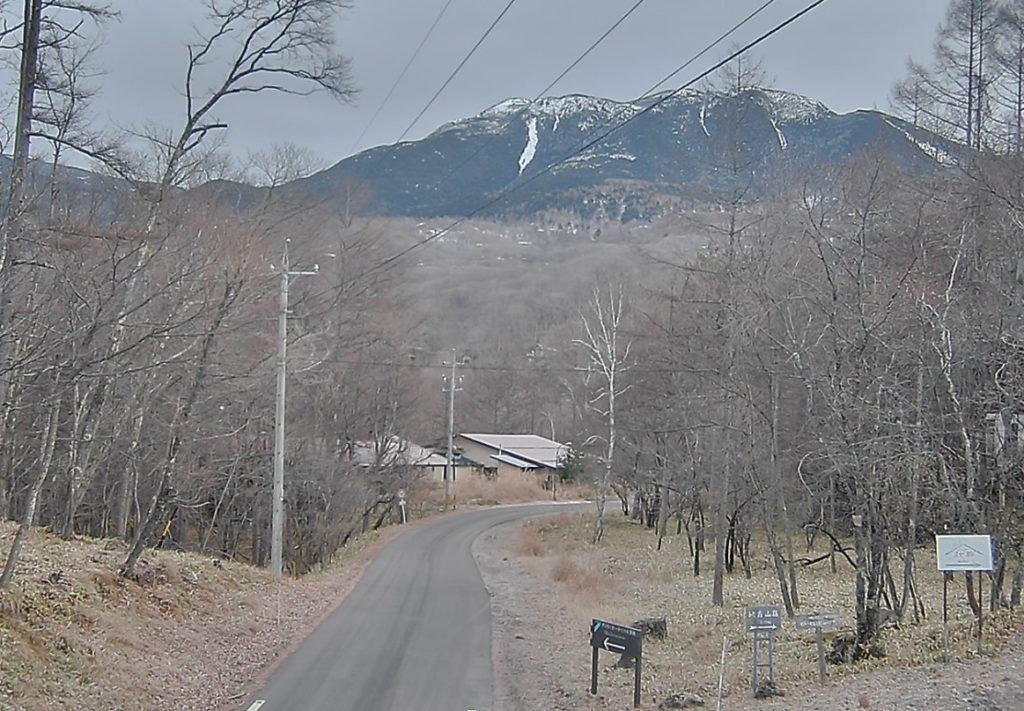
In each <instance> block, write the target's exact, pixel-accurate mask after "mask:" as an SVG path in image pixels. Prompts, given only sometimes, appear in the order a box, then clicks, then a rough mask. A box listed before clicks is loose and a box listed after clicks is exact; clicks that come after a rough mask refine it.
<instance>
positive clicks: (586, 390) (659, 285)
mask: <svg viewBox="0 0 1024 711" xmlns="http://www.w3.org/2000/svg"><path fill="white" fill-rule="evenodd" d="M344 4H345V3H344V2H343V1H342V0H289V1H288V2H282V1H278V2H217V3H215V4H214V3H211V5H210V7H211V8H212V10H213V11H214V12H215V13H217V14H216V16H215V17H214V18H213V20H215V21H213V22H211V24H210V25H209V27H208V28H206V34H205V35H202V36H201V37H200V38H199V39H197V40H196V41H195V42H194V43H193V44H192V46H191V52H190V55H189V56H190V61H189V62H188V63H187V64H186V65H185V66H183V67H182V87H183V92H182V97H181V101H182V109H181V112H180V113H181V116H182V117H183V120H182V123H181V124H180V125H179V126H177V127H176V128H173V129H169V130H166V131H164V130H139V131H136V132H133V133H130V134H126V135H119V134H116V133H113V132H105V131H98V130H95V129H93V128H92V126H93V123H92V122H91V120H90V113H89V95H90V89H89V85H90V82H94V81H96V75H95V68H91V67H90V65H89V51H88V49H89V47H88V42H87V41H86V40H85V39H84V38H86V37H88V36H89V32H88V29H89V28H90V27H92V26H94V25H96V24H97V23H99V24H102V23H105V22H114V21H116V18H115V17H112V16H110V13H109V12H108V11H106V10H105V9H104V8H102V7H100V6H99V5H89V4H85V3H66V2H53V1H50V0H27V2H26V7H27V8H28V9H29V10H30V12H29V13H27V15H26V17H27V18H28V21H27V22H20V21H19V20H18V19H17V18H18V17H20V15H17V13H14V15H15V17H14V19H11V20H10V21H9V23H8V24H7V25H6V26H5V28H4V31H5V33H6V34H5V36H4V38H3V39H4V42H5V43H6V44H5V46H7V45H10V46H11V47H14V49H10V50H5V51H7V52H8V53H13V54H16V55H17V57H18V61H19V62H20V77H21V81H20V83H19V87H18V96H17V97H16V99H17V112H16V116H14V117H13V122H12V123H11V124H10V125H5V127H4V133H5V136H8V137H9V139H10V140H9V141H6V142H5V145H4V146H3V149H4V152H5V153H9V154H11V155H12V156H13V163H12V169H11V173H10V179H9V181H8V182H7V183H6V184H5V186H4V188H5V192H6V193H7V208H6V211H5V213H4V220H3V224H2V235H0V239H2V241H0V291H2V293H0V388H2V390H3V397H2V398H0V516H4V517H7V518H10V519H14V520H17V521H19V522H20V523H21V524H22V531H24V529H25V528H26V527H27V526H29V525H33V524H35V525H43V526H47V527H50V528H52V529H53V530H55V531H57V532H59V533H60V534H61V535H63V536H67V537H72V536H75V535H79V534H87V535H93V536H111V537H120V538H123V539H125V540H127V541H129V542H130V543H131V544H132V546H131V552H130V554H129V555H128V556H127V558H126V559H125V561H124V563H123V566H122V573H123V574H124V575H129V576H132V575H137V574H138V571H137V566H138V560H139V557H140V555H141V554H142V551H143V550H144V548H145V547H146V546H174V547H184V548H188V549H195V550H202V551H206V552H209V553H212V554H219V555H224V556H230V557H233V558H238V559H242V560H249V561H252V562H254V563H256V564H264V563H265V562H266V559H267V557H268V551H269V528H270V479H271V471H272V447H273V445H272V439H273V437H272V433H273V427H274V410H273V408H274V367H275V362H274V357H275V354H276V340H275V339H276V334H277V332H276V325H275V318H276V315H277V289H278V282H279V278H278V275H277V274H276V273H275V271H274V269H275V268H278V269H279V268H280V263H281V255H282V248H283V244H284V239H285V238H291V240H292V243H291V255H290V256H291V260H292V264H293V265H297V264H313V263H316V264H318V265H319V267H320V271H319V273H318V274H317V275H316V276H310V277H303V278H297V279H295V280H294V282H293V283H292V289H293V292H292V302H291V314H290V322H289V343H290V354H291V355H290V360H289V368H290V375H289V378H290V380H289V404H288V410H287V420H288V428H289V437H288V448H287V453H286V458H287V470H288V472H289V474H288V480H287V488H286V506H287V513H286V519H287V527H286V535H287V540H286V545H285V551H286V564H287V565H288V567H289V568H290V570H291V571H293V572H294V573H302V572H305V571H307V570H310V569H312V568H314V567H315V566H317V565H318V564H320V563H322V562H324V561H326V560H328V559H329V558H330V556H331V555H332V554H333V553H334V552H335V551H336V550H337V549H338V548H339V547H340V546H343V545H344V544H345V542H346V541H347V540H348V539H349V538H350V537H351V536H353V535H358V533H359V532H360V531H361V530H364V529H365V528H367V527H373V526H375V525H379V524H380V522H381V521H383V520H384V519H385V518H386V517H387V516H388V515H389V513H390V506H391V501H392V497H393V496H394V494H395V492H396V491H397V489H398V488H399V487H401V486H406V485H410V484H412V482H411V481H410V479H409V477H410V476H411V475H410V474H409V472H407V471H400V470H391V469H387V468H385V467H369V468H360V467H354V466H352V465H351V464H349V463H347V459H346V450H347V446H348V445H349V444H350V443H352V442H355V441H365V440H367V439H373V440H375V441H377V442H380V443H383V442H387V441H389V439H390V438H391V437H392V436H395V435H397V436H400V437H403V438H409V439H413V440H418V441H421V442H423V443H429V442H430V441H431V440H432V439H433V440H436V439H439V438H440V437H441V435H442V431H443V430H442V428H443V422H444V409H443V408H444V404H443V399H442V396H441V393H440V385H441V381H440V374H441V371H440V370H439V369H437V366H438V365H439V364H440V362H441V360H443V359H444V358H445V357H448V356H449V355H450V353H451V350H450V349H452V348H455V349H457V351H459V352H460V353H461V354H462V355H466V356H470V361H469V363H468V364H467V365H466V366H465V370H464V371H463V375H464V384H463V392H462V393H460V394H459V401H458V404H457V411H456V420H457V422H458V423H459V424H460V425H461V426H464V427H471V428H474V429H479V430H493V431H532V432H535V433H537V434H542V435H545V436H552V437H554V438H557V439H559V440H560V441H563V442H572V443H573V444H574V447H576V448H577V449H579V450H580V451H582V452H584V453H585V454H586V465H585V471H586V473H587V475H588V476H591V477H592V478H593V479H594V481H595V482H596V483H597V491H598V493H599V496H600V497H601V500H602V502H603V501H604V499H605V498H606V497H607V498H608V499H609V500H611V501H612V502H613V503H614V502H618V503H620V504H621V508H622V510H623V511H624V512H628V513H630V514H639V515H645V516H647V517H648V519H649V522H650V525H651V526H652V528H653V529H654V530H655V531H656V532H657V533H658V534H659V535H665V533H666V532H667V531H669V530H670V529H676V530H679V531H682V530H684V529H685V531H686V532H687V534H688V535H689V536H690V537H691V541H692V550H693V568H694V572H695V573H698V572H701V573H703V572H705V569H707V570H708V571H711V585H710V586H709V587H710V588H711V589H710V590H709V593H710V594H711V596H712V599H713V600H714V601H715V602H717V603H720V602H721V600H722V595H723V590H724V587H725V586H726V585H727V584H728V579H727V576H728V575H730V574H735V575H740V574H743V573H744V571H746V573H747V574H748V575H749V574H750V568H749V562H750V561H749V557H748V555H747V551H748V545H749V542H750V540H751V537H752V536H755V535H756V536H764V537H765V539H766V540H767V541H768V543H769V545H770V548H771V551H772V554H773V559H774V566H775V572H776V573H777V577H778V581H779V588H780V594H781V599H782V600H783V601H784V603H785V606H786V609H787V610H788V611H790V612H792V611H793V610H794V609H796V608H798V607H799V605H800V580H799V578H800V568H801V566H802V565H806V564H813V565H832V566H852V568H854V569H856V571H857V573H858V575H857V578H856V579H857V587H856V595H857V601H858V618H859V619H858V629H859V632H860V635H861V639H862V641H867V640H868V639H869V638H870V637H871V636H872V635H873V634H874V631H875V623H876V621H877V619H878V617H879V614H878V613H876V612H873V610H877V609H879V608H888V609H891V610H894V611H895V612H896V613H897V614H898V615H900V616H905V617H911V618H912V617H915V616H917V615H919V614H921V612H922V610H921V606H920V604H919V602H918V599H917V597H916V596H915V587H914V570H915V565H930V564H931V561H930V560H928V558H927V557H926V556H925V555H924V554H922V553H921V552H920V551H918V552H917V555H916V558H915V551H916V550H917V549H918V547H919V546H921V545H923V544H927V543H928V542H929V541H930V539H931V536H932V535H933V534H934V533H941V532H978V533H991V534H992V535H993V536H994V539H995V541H996V546H997V567H996V570H995V571H993V573H992V574H991V575H990V576H987V577H986V581H985V582H986V583H987V585H988V586H989V588H990V590H989V591H988V594H987V595H986V604H991V605H992V606H997V605H1011V604H1012V605H1016V604H1018V603H1019V602H1020V596H1021V589H1022V587H1024V565H1022V560H1024V528H1022V527H1021V525H1020V514H1021V506H1022V503H1024V490H1022V484H1024V478H1022V473H1021V471H1022V470H1021V465H1022V462H1024V406H1022V405H1021V401H1022V395H1024V372H1022V367H1024V298H1022V297H1024V240H1022V239H1021V234H1022V228H1024V163H1022V161H1021V151H1022V149H1024V139H1022V136H1024V129H1022V120H1024V2H1022V1H1021V0H1013V1H1012V2H995V1H993V0H957V1H956V2H954V3H953V4H952V7H951V10H950V15H949V20H948V22H947V25H946V26H945V27H944V28H943V30H942V32H941V34H940V36H939V38H938V43H937V52H936V55H935V57H933V58H930V59H929V60H928V61H925V62H922V63H920V64H918V63H914V64H912V65H911V66H910V68H909V70H908V76H907V79H906V80H905V81H904V82H902V83H901V84H900V85H899V86H898V87H897V88H896V91H895V102H896V104H897V105H898V107H899V110H900V111H901V112H902V113H903V114H904V116H905V117H906V118H908V119H909V120H913V121H914V122H915V123H916V124H918V125H920V126H922V127H926V128H929V129H930V130H933V131H935V132H937V133H940V134H942V135H944V136H946V137H948V138H951V139H955V140H956V141H958V142H959V143H961V144H962V145H963V146H964V147H965V148H964V151H963V153H962V155H958V156H950V155H941V156H936V159H937V160H938V164H939V167H938V168H937V169H936V170H935V171H933V172H931V173H928V174H921V173H914V174H910V173H908V172H906V170H905V167H904V166H900V165H895V164H892V163H890V162H889V161H888V159H887V156H886V155H883V154H875V155H864V156H857V157H854V158H852V159H851V160H850V161H849V163H848V164H846V165H843V166H833V167H831V168H829V169H827V170H826V169H821V170H817V171H811V172H810V173H809V174H808V175H806V176H805V179H804V180H802V181H796V182H789V183H787V184H784V185H781V184H780V185H778V186H777V189H776V190H775V193H774V194H773V195H772V196H771V197H770V198H769V199H764V200H759V201H758V202H757V203H756V204H754V203H752V202H751V201H750V200H749V199H748V188H749V184H748V183H749V177H748V175H749V170H748V167H749V166H750V165H753V164H754V163H755V162H756V159H757V157H756V156H753V155H751V154H750V152H749V149H748V147H747V145H746V144H745V143H744V141H743V138H742V136H743V116H742V115H737V116H736V117H735V119H736V120H735V122H734V124H735V132H734V133H731V134H730V133H729V132H725V133H724V134H723V135H722V136H721V137H720V139H719V140H722V141H724V142H726V143H727V147H728V150H727V151H726V154H728V155H729V156H730V157H731V160H730V162H729V164H728V165H722V166H720V168H721V170H722V171H723V172H724V173H729V174H731V175H732V176H733V180H732V181H731V183H732V185H733V189H732V190H731V191H730V192H729V193H728V194H725V195H722V196H721V199H720V200H718V201H717V202H714V203H710V204H708V205H706V206H705V207H704V208H703V209H700V210H698V211H692V210H688V211H686V212H680V214H678V215H676V216H675V217H673V218H672V219H670V220H666V221H663V222H660V223H657V224H654V225H626V226H621V225H605V226H603V227H602V229H601V232H600V234H597V232H596V230H594V229H587V230H584V231H579V230H576V229H570V228H569V226H568V225H569V224H570V223H571V221H572V215H571V214H567V215H563V216H560V217H558V218H551V217H549V218H548V219H546V220H545V222H544V223H543V225H542V226H538V225H536V224H534V225H526V224H523V225H493V224H468V225H463V226H462V227H461V228H460V229H459V230H455V231H453V232H452V233H450V234H449V235H448V236H447V239H445V240H441V241H438V242H437V243H436V244H432V245H429V246H425V247H423V248H422V249H420V250H418V251H413V252H410V253H409V255H407V256H406V257H405V258H403V259H402V260H399V261H390V260H389V257H391V256H392V255H394V254H396V253H398V252H399V251H400V250H402V249H405V248H406V247H408V246H409V245H411V244H413V243H414V242H415V241H416V240H418V239H420V238H421V236H422V230H423V229H425V228H424V227H423V226H422V225H419V226H417V225H414V224H413V223H412V222H406V221H388V220H382V219H370V218H367V217H364V216H359V209H360V205H361V194H360V189H359V186H358V185H352V186H348V187H347V188H346V189H345V191H344V192H343V193H342V194H332V195H327V196H324V195H315V196H304V195H301V194H297V193H296V192H295V191H290V190H288V189H286V188H285V187H283V186H284V184H285V183H287V182H288V181H289V180H290V179H292V178H295V177H297V176H299V175H301V174H303V173H304V172H308V170H309V167H310V166H309V164H308V162H307V161H306V157H305V156H303V155H302V154H301V153H300V152H297V151H293V150H288V149H276V150H268V151H267V152H266V154H265V155H263V156H261V157H259V159H257V160H255V161H253V162H252V164H251V165H249V166H247V169H246V171H245V173H244V176H243V177H246V178H247V179H248V180H250V181H256V182H259V184H261V185H262V186H263V187H262V188H261V189H259V190H251V191H250V190H245V191H243V192H244V193H245V195H246V196H247V197H246V199H245V201H244V203H245V204H244V205H241V204H240V203H241V201H238V200H231V199H229V197H230V196H231V195H233V194H235V192H236V186H234V184H232V183H229V182H225V181H224V180H223V179H225V178H236V177H239V176H240V175H242V169H241V168H239V167H238V165H237V163H236V162H232V161H231V160H229V159H228V158H226V157H225V156H223V155H222V154H221V153H220V151H219V149H218V142H217V136H218V134H219V133H220V132H222V131H223V130H224V128H225V127H224V126H222V125H221V124H220V123H218V121H217V119H216V114H217V106H218V104H219V102H222V101H224V100H225V99H226V98H228V97H232V98H233V99H235V100H241V101H244V100H248V99H251V98H252V95H254V94H259V93H261V92H275V91H286V92H290V93H294V94H296V95H300V94H303V93H308V92H310V91H326V92H329V93H332V94H334V95H335V96H337V97H338V98H339V99H341V100H346V99H348V98H350V97H351V95H352V91H353V89H352V84H351V80H350V77H349V75H348V68H347V64H346V62H345V60H344V59H343V58H341V57H339V56H338V55H337V48H335V47H334V46H333V41H332V35H331V34H330V33H329V31H328V28H329V27H330V25H331V23H330V21H329V18H330V17H332V16H333V13H334V12H335V11H337V10H339V9H340V8H341V7H342V6H343V5H344ZM341 49H342V50H343V49H344V48H341ZM723 81H724V86H726V87H727V88H728V89H729V90H732V91H737V92H742V91H744V90H745V88H746V87H749V86H752V85H753V82H756V81H757V74H756V71H752V70H751V68H750V67H746V68H742V67H741V68H740V69H737V70H734V71H733V72H732V73H731V74H730V75H729V76H728V77H727V78H726V79H725V80H723ZM296 100H299V98H298V96H297V98H296ZM968 148H969V150H968ZM71 153H74V154H76V155H86V156H89V157H90V158H91V159H92V160H93V161H94V164H95V165H96V166H97V170H99V171H100V172H101V173H102V175H101V176H99V177H88V176H86V175H85V174H84V173H74V172H71V171H68V170H66V169H64V168H61V167H60V163H61V162H62V160H63V158H64V157H65V156H66V155H68V154H71ZM239 194H240V193H239ZM439 226H443V225H439ZM602 507H603V505H602ZM637 508H638V509H639V510H637ZM805 536H806V537H815V536H819V537H821V536H824V537H827V538H829V539H831V540H833V541H834V542H835V546H834V551H833V554H832V555H831V556H829V557H828V558H827V559H822V560H820V561H814V560H806V559H801V555H802V553H801V552H802V550H804V544H803V541H804V537H805ZM599 538H600V530H598V531H597V532H596V535H595V540H597V539H599ZM21 540H22V536H21V535H19V538H18V539H16V540H15V541H14V543H13V545H12V546H11V548H10V549H9V553H8V555H7V560H6V566H5V568H4V572H3V575H2V577H0V585H5V584H7V583H9V582H10V580H11V579H12V577H13V576H15V575H17V561H18V556H19V550H20V542H21ZM705 556H706V558H707V559H708V560H707V561H705V560H703V559H702V558H703V557H705ZM968 590H969V593H968V594H969V595H970V596H971V598H970V599H971V600H972V603H973V604H978V603H977V601H976V598H975V597H974V593H973V591H972V590H973V589H972V588H970V587H969V588H968Z"/></svg>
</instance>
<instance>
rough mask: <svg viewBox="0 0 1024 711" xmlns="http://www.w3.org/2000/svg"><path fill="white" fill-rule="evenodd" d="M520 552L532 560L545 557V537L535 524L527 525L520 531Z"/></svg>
mask: <svg viewBox="0 0 1024 711" xmlns="http://www.w3.org/2000/svg"><path fill="white" fill-rule="evenodd" d="M517 548H518V552H519V553H520V555H524V556H529V557H531V558H540V557H541V556H543V555H544V536H543V535H542V534H541V532H540V531H539V530H538V527H537V525H536V524H535V523H527V524H526V525H524V526H523V527H522V529H520V531H519V545H518V547H517Z"/></svg>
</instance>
